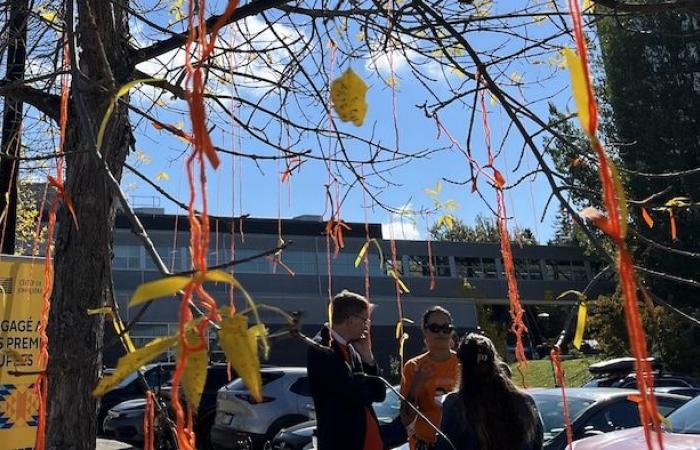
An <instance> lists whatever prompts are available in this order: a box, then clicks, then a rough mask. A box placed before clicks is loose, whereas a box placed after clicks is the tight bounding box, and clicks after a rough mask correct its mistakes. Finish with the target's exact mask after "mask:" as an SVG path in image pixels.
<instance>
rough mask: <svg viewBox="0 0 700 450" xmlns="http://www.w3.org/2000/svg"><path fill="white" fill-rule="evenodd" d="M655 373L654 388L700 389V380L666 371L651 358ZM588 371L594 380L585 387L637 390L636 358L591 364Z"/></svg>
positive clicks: (659, 362) (659, 363)
mask: <svg viewBox="0 0 700 450" xmlns="http://www.w3.org/2000/svg"><path fill="white" fill-rule="evenodd" d="M649 362H650V363H651V367H652V370H653V371H654V387H685V388H692V387H695V388H700V380H697V379H695V378H692V377H688V376H685V375H679V374H674V373H669V372H666V371H664V369H663V363H662V362H661V361H659V360H657V359H655V358H649ZM588 370H589V371H590V372H591V374H592V375H593V379H592V380H591V381H589V382H588V383H586V384H585V385H584V386H583V387H618V388H626V389H637V374H636V373H635V371H634V358H615V359H610V360H606V361H601V362H598V363H595V364H591V366H590V367H589V368H588Z"/></svg>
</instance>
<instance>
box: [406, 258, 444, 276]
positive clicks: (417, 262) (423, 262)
mask: <svg viewBox="0 0 700 450" xmlns="http://www.w3.org/2000/svg"><path fill="white" fill-rule="evenodd" d="M433 271H434V274H435V276H436V277H449V276H451V273H452V272H451V271H450V258H449V257H448V256H436V257H434V258H433ZM408 272H409V274H410V276H412V277H429V276H430V262H429V259H428V257H427V256H409V257H408Z"/></svg>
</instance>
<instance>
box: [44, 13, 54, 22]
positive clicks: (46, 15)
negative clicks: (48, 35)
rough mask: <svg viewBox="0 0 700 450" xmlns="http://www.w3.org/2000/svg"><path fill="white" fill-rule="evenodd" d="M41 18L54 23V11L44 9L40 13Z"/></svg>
mask: <svg viewBox="0 0 700 450" xmlns="http://www.w3.org/2000/svg"><path fill="white" fill-rule="evenodd" d="M41 18H42V19H44V20H46V21H47V22H50V23H54V22H56V13H55V12H53V11H44V12H42V13H41Z"/></svg>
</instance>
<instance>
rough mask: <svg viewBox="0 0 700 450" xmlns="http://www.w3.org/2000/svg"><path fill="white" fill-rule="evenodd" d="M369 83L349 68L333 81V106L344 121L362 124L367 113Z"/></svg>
mask: <svg viewBox="0 0 700 450" xmlns="http://www.w3.org/2000/svg"><path fill="white" fill-rule="evenodd" d="M366 95H367V84H365V82H364V81H363V80H362V79H361V78H360V77H358V76H357V74H356V73H355V72H354V71H353V70H352V69H348V70H346V71H345V73H344V74H343V75H341V76H340V77H339V78H336V79H335V80H333V82H332V83H331V100H332V102H333V108H335V112H336V113H338V116H339V117H340V120H342V121H343V122H353V123H354V124H355V125H357V126H360V125H362V122H363V121H364V120H365V116H366V115H367V100H366Z"/></svg>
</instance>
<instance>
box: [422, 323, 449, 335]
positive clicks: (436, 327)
mask: <svg viewBox="0 0 700 450" xmlns="http://www.w3.org/2000/svg"><path fill="white" fill-rule="evenodd" d="M425 329H426V330H428V331H430V332H431V333H436V334H437V333H439V332H441V331H442V332H443V333H444V334H451V333H452V332H453V331H454V330H455V327H453V326H452V324H449V323H446V324H444V325H438V324H436V323H429V324H427V325H426V326H425Z"/></svg>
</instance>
